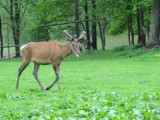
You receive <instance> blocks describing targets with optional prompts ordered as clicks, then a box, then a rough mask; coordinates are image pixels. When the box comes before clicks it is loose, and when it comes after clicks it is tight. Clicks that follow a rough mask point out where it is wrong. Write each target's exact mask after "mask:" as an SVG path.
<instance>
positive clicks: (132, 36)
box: [128, 0, 134, 45]
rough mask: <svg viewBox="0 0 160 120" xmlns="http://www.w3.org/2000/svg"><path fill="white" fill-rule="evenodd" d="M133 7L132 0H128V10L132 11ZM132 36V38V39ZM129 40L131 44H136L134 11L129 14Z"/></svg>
mask: <svg viewBox="0 0 160 120" xmlns="http://www.w3.org/2000/svg"><path fill="white" fill-rule="evenodd" d="M132 9H133V5H132V0H128V10H129V11H130V12H131V11H132ZM130 37H131V40H130ZM128 41H129V45H130V44H132V45H134V32H133V16H132V13H129V14H128Z"/></svg>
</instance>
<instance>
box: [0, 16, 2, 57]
mask: <svg viewBox="0 0 160 120" xmlns="http://www.w3.org/2000/svg"><path fill="white" fill-rule="evenodd" d="M0 43H1V44H0V45H1V49H0V50H1V52H0V53H1V55H0V57H1V58H2V57H3V36H2V19H1V16H0Z"/></svg>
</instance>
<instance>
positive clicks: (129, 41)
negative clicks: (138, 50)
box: [128, 18, 131, 46]
mask: <svg viewBox="0 0 160 120" xmlns="http://www.w3.org/2000/svg"><path fill="white" fill-rule="evenodd" d="M130 33H131V31H130V20H129V18H128V43H129V46H130V45H131V40H130Z"/></svg>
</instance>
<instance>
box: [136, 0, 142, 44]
mask: <svg viewBox="0 0 160 120" xmlns="http://www.w3.org/2000/svg"><path fill="white" fill-rule="evenodd" d="M139 2H140V1H139V0H137V4H138V3H139ZM137 32H138V43H141V21H140V8H139V6H137Z"/></svg>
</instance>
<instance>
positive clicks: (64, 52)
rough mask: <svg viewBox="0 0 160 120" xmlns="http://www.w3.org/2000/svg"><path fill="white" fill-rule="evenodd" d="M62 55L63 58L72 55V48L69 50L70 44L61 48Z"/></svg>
mask: <svg viewBox="0 0 160 120" xmlns="http://www.w3.org/2000/svg"><path fill="white" fill-rule="evenodd" d="M62 54H63V56H62V57H63V58H65V57H67V56H69V55H70V54H72V48H71V45H70V43H68V44H66V45H64V46H63V48H62Z"/></svg>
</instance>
